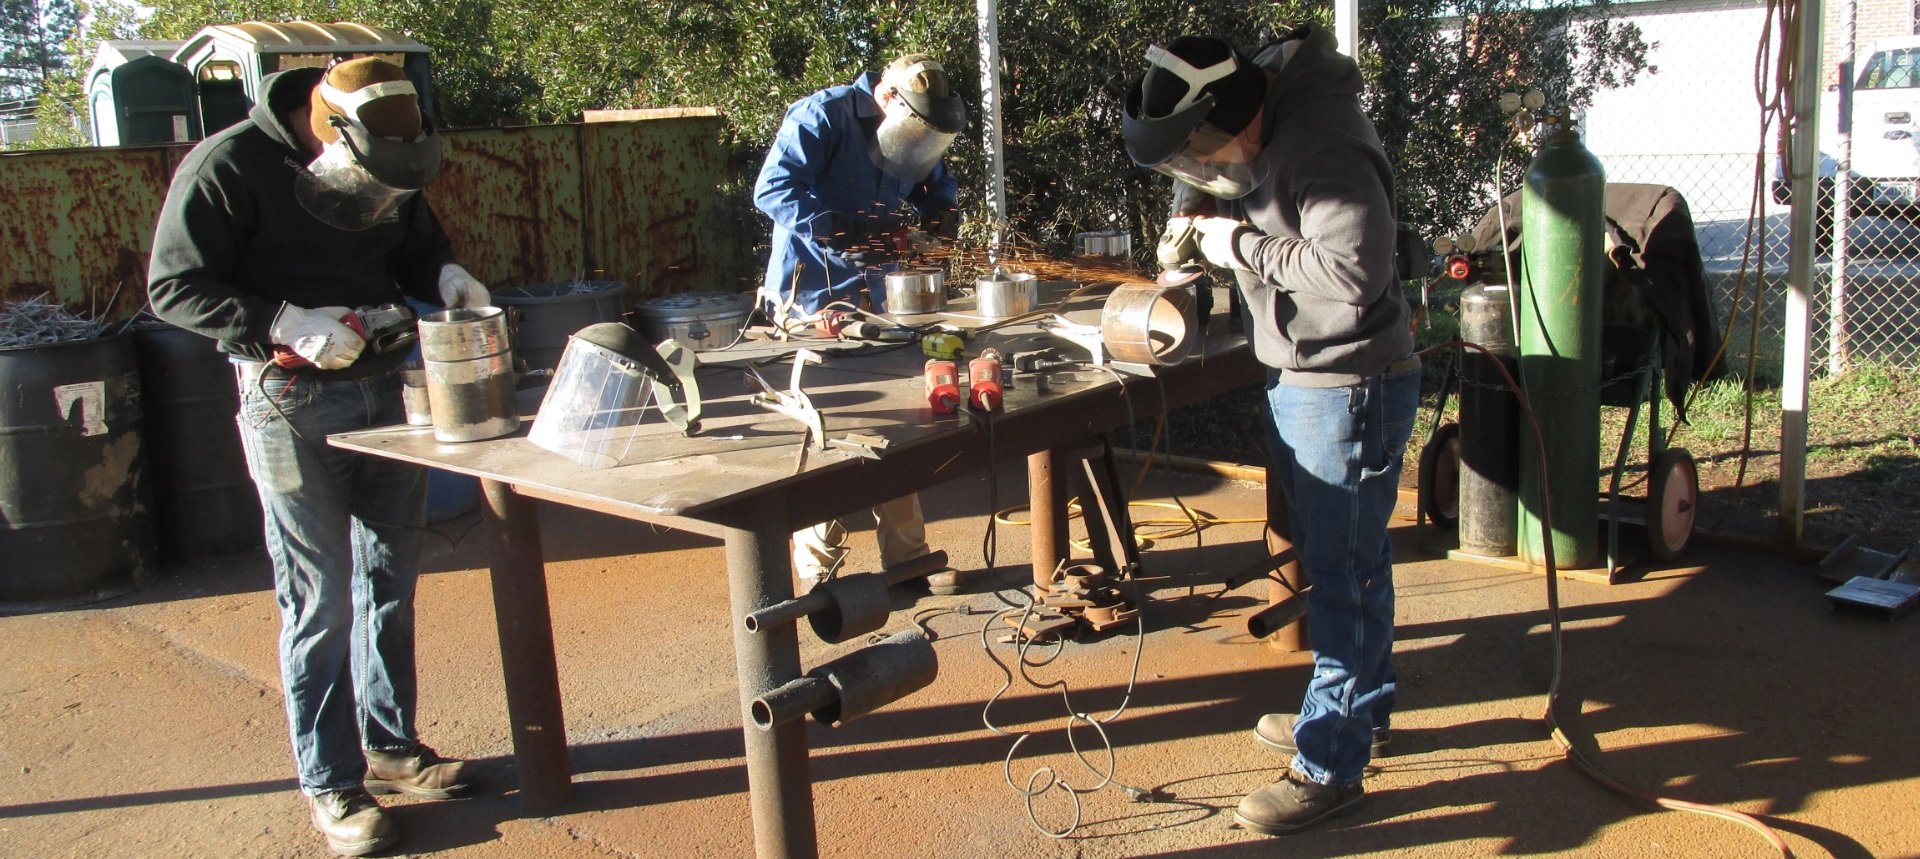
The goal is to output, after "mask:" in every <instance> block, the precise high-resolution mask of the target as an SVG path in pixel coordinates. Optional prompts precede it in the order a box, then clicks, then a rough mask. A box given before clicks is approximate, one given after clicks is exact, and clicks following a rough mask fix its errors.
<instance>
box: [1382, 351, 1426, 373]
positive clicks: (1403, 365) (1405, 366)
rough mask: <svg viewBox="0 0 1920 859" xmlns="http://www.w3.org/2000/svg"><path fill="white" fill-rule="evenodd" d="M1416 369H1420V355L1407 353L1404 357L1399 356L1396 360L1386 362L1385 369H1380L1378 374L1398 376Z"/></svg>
mask: <svg viewBox="0 0 1920 859" xmlns="http://www.w3.org/2000/svg"><path fill="white" fill-rule="evenodd" d="M1418 369H1420V356H1419V355H1408V356H1407V357H1405V358H1401V359H1400V360H1398V361H1395V362H1393V363H1391V364H1388V365H1387V369H1385V370H1382V371H1380V375H1382V376H1398V375H1400V374H1401V373H1411V372H1413V371H1414V370H1418Z"/></svg>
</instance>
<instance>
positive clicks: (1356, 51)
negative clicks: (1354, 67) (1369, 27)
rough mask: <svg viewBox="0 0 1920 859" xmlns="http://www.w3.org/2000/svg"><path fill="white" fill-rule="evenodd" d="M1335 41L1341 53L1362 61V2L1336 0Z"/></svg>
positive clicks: (1334, 4) (1357, 0)
mask: <svg viewBox="0 0 1920 859" xmlns="http://www.w3.org/2000/svg"><path fill="white" fill-rule="evenodd" d="M1333 39H1334V43H1335V44H1336V45H1338V46H1339V49H1340V53H1343V54H1346V55H1347V56H1349V57H1352V58H1353V59H1354V60H1355V61H1356V62H1358V61H1359V59H1360V0H1334V2H1333Z"/></svg>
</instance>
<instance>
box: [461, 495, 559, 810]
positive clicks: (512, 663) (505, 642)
mask: <svg viewBox="0 0 1920 859" xmlns="http://www.w3.org/2000/svg"><path fill="white" fill-rule="evenodd" d="M480 488H481V490H482V491H483V492H485V494H486V498H487V505H486V510H487V519H488V523H489V527H488V528H487V543H488V557H489V558H491V559H492V567H491V570H490V572H489V578H488V580H489V581H490V582H491V583H492V585H493V620H494V625H495V627H496V629H497V630H498V634H499V636H500V667H501V669H502V671H501V673H502V674H503V675H504V676H505V679H506V685H507V718H508V719H510V720H511V721H512V723H513V757H514V761H515V762H516V764H517V765H518V767H519V769H520V802H521V804H522V805H524V806H525V807H526V809H527V810H528V811H547V810H550V809H554V808H558V807H559V806H561V805H563V804H565V803H566V801H567V800H568V799H570V798H571V797H572V795H573V784H572V782H571V781H569V776H568V774H567V724H566V719H565V717H564V714H563V713H562V712H561V708H560V673H559V669H557V668H556V667H555V660H554V655H553V616H552V613H551V612H550V611H549V609H548V601H547V576H546V564H545V562H544V560H543V558H544V556H543V555H542V554H541V547H540V525H539V520H538V519H537V518H536V516H537V511H535V510H534V509H533V502H531V501H528V500H527V499H526V498H524V497H522V496H521V495H520V494H518V493H516V492H514V491H513V487H511V486H509V485H507V484H505V483H501V482H499V481H497V480H482V481H480Z"/></svg>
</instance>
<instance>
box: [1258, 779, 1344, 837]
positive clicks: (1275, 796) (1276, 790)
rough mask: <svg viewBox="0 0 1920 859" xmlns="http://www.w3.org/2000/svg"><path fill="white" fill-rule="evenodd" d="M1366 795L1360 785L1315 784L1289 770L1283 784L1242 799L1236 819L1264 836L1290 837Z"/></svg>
mask: <svg viewBox="0 0 1920 859" xmlns="http://www.w3.org/2000/svg"><path fill="white" fill-rule="evenodd" d="M1365 795H1366V790H1365V789H1363V788H1361V787H1360V785H1359V784H1358V783H1355V784H1351V785H1348V786H1346V787H1334V786H1332V785H1326V784H1315V783H1313V782H1310V781H1307V780H1306V778H1305V777H1303V776H1301V775H1300V774H1299V773H1296V772H1294V771H1293V770H1291V769H1289V770H1287V772H1286V774H1285V775H1282V776H1281V777H1280V780H1279V781H1276V782H1274V783H1273V784H1270V785H1267V786H1266V787H1263V788H1261V789H1259V790H1256V791H1254V792H1252V793H1250V794H1247V796H1246V798H1245V799H1242V800H1240V807H1239V808H1237V809H1235V810H1234V812H1233V819H1234V820H1235V821H1237V822H1239V824H1240V825H1241V826H1244V827H1246V828H1248V829H1251V830H1253V831H1255V832H1258V833H1261V834H1263V835H1288V834H1291V833H1294V832H1299V831H1300V830H1302V829H1306V828H1308V827H1310V826H1313V825H1315V824H1317V823H1319V822H1321V821H1323V820H1326V819H1327V818H1329V817H1332V816H1334V815H1336V814H1339V813H1340V812H1342V811H1346V810H1347V809H1349V808H1352V807H1353V806H1354V805H1355V804H1357V803H1359V802H1360V798H1361V797H1363V796H1365Z"/></svg>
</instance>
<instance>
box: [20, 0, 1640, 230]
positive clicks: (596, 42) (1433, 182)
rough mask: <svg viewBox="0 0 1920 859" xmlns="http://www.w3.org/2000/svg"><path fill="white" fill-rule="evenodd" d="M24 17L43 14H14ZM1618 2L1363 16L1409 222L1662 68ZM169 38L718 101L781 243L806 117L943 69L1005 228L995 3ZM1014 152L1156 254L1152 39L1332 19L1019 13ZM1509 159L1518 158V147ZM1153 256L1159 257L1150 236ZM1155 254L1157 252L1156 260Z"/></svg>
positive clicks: (650, 12) (528, 18)
mask: <svg viewBox="0 0 1920 859" xmlns="http://www.w3.org/2000/svg"><path fill="white" fill-rule="evenodd" d="M0 2H4V3H16V2H21V0H0ZM1612 2H1613V0H1390V2H1389V0H1370V2H1369V3H1367V4H1364V5H1363V8H1362V26H1361V32H1362V38H1363V40H1364V44H1363V46H1362V55H1363V57H1364V58H1365V63H1364V66H1363V71H1364V72H1365V74H1366V78H1367V81H1368V90H1367V93H1366V103H1367V106H1368V109H1369V112H1370V114H1371V115H1372V116H1373V117H1374V120H1375V122H1376V124H1377V125H1378V126H1379V128H1380V132H1381V136H1382V139H1383V140H1384V141H1385V142H1386V144H1387V146H1388V149H1389V155H1390V157H1391V159H1392V161H1393V163H1394V165H1395V167H1396V170H1397V171H1398V176H1399V185H1400V188H1399V191H1400V200H1401V209H1402V212H1401V215H1402V219H1403V220H1409V221H1412V222H1414V223H1417V224H1420V225H1422V226H1423V227H1425V228H1430V229H1432V230H1433V231H1436V232H1437V231H1441V230H1451V229H1457V228H1458V227H1459V226H1461V225H1462V224H1463V223H1464V221H1465V220H1467V219H1469V218H1470V217H1471V215H1472V214H1473V213H1475V212H1477V211H1479V210H1480V209H1483V208H1484V206H1485V205H1486V204H1487V203H1488V202H1489V201H1490V199H1491V194H1492V187H1493V183H1492V174H1493V166H1494V163H1495V161H1496V156H1497V155H1499V154H1500V153H1502V152H1503V151H1504V155H1505V161H1506V163H1505V165H1504V169H1505V170H1506V173H1507V176H1506V179H1507V180H1508V184H1510V183H1511V181H1512V180H1513V179H1514V178H1516V177H1517V176H1518V175H1519V172H1520V171H1521V170H1523V169H1524V164H1525V161H1526V153H1525V152H1524V150H1523V149H1520V148H1519V147H1518V146H1517V144H1515V143H1513V139H1512V135H1511V134H1509V133H1507V131H1506V130H1505V123H1506V118H1505V117H1504V116H1502V115H1501V114H1500V113H1499V111H1498V108H1497V106H1496V100H1497V97H1498V94H1499V93H1500V92H1502V91H1507V90H1514V89H1519V88H1524V87H1528V86H1534V87H1540V88H1542V89H1544V90H1546V91H1547V92H1548V93H1549V94H1550V95H1553V96H1556V97H1558V98H1560V99H1564V100H1567V101H1571V102H1572V103H1574V104H1580V103H1582V102H1583V101H1584V100H1585V99H1588V98H1590V97H1591V95H1592V93H1593V92H1594V91H1595V90H1596V89H1599V88H1605V87H1610V86H1618V85H1621V84H1624V83H1628V82H1631V81H1632V80H1633V78H1634V76H1635V75H1636V74H1638V73H1640V72H1642V71H1643V70H1645V66H1646V51H1647V45H1646V44H1645V43H1644V41H1643V40H1642V39H1641V38H1640V34H1639V32H1638V30H1637V29H1635V28H1633V27H1631V26H1623V25H1622V24H1620V23H1618V22H1616V21H1613V20H1610V17H1609V16H1610V15H1611V13H1612V6H1611V3H1612ZM153 8H154V14H153V17H152V19H151V20H150V21H149V22H148V24H147V25H146V27H145V31H144V32H143V35H145V36H148V37H156V38H159V37H166V38H185V37H186V36H188V35H189V34H191V33H192V32H194V31H196V30H198V29H199V28H201V27H203V26H206V25H208V24H214V23H228V22H236V21H246V20H290V19H295V18H307V19H311V20H320V21H339V20H351V21H360V22H363V23H368V24H374V25H379V26H384V27H388V28H391V29H395V30H398V31H400V32H403V33H406V34H408V35H410V36H412V37H414V38H416V39H419V40H420V41H422V42H425V43H426V44H428V45H430V46H432V47H433V49H434V68H435V77H436V82H435V84H436V90H437V93H438V99H439V105H438V108H439V113H440V116H441V117H442V119H443V121H446V122H448V123H449V124H452V125H455V126H476V125H495V124H509V123H524V122H554V121H569V120H574V119H577V118H578V117H579V115H580V112H581V111H582V110H586V109H591V108H623V107H662V106H674V105H712V106H717V107H719V108H721V109H722V110H724V111H725V112H726V114H727V115H728V117H729V118H730V119H731V120H732V126H733V133H734V135H735V137H734V140H733V141H732V145H733V146H734V151H735V155H736V162H737V165H738V167H739V171H738V172H739V174H740V177H741V179H740V184H739V187H736V188H734V189H731V190H732V192H734V195H735V196H737V197H739V199H738V200H735V201H734V203H735V204H736V205H737V206H738V207H739V208H740V210H741V211H742V213H743V214H742V215H741V217H742V219H743V223H747V224H749V225H750V226H751V227H752V228H754V229H758V230H761V231H762V232H764V230H765V225H764V222H762V221H759V220H758V219H757V218H755V217H754V216H753V215H752V214H751V211H750V209H748V208H747V204H746V202H745V194H746V186H747V185H748V184H749V183H751V181H752V178H753V173H754V172H755V170H756V169H757V167H758V165H759V160H760V158H761V157H762V155H763V153H764V152H765V150H766V147H767V146H768V144H769V143H770V141H771V140H772V137H773V134H774V131H775V130H776V129H777V128H778V126H779V123H780V119H781V117H782V116H783V114H784V112H785V110H786V108H787V106H788V105H789V104H791V103H792V102H793V101H795V100H797V99H799V98H801V97H803V96H805V95H807V94H809V93H811V92H813V91H815V90H818V89H820V88H822V87H826V86H830V85H834V84H840V83H846V82H848V81H850V80H852V79H853V78H854V77H855V76H856V75H857V74H859V73H860V72H862V71H867V70H874V69H878V68H879V67H881V66H882V65H884V64H885V63H886V62H887V60H888V59H889V58H891V57H893V56H895V55H898V54H899V53H901V52H904V51H908V50H920V51H926V52H928V53H931V54H933V55H935V56H937V57H940V58H941V59H942V60H943V61H944V62H945V64H946V65H947V68H948V70H949V72H950V74H951V76H952V78H953V80H954V81H955V83H956V84H957V86H958V88H959V90H960V93H961V95H962V96H963V97H965V98H966V99H967V101H968V104H969V105H970V107H971V108H972V109H971V110H970V114H971V118H970V128H969V130H968V132H967V133H965V134H963V135H962V137H961V140H960V141H959V142H958V143H957V144H956V145H955V148H954V150H953V153H952V156H951V158H950V163H952V164H953V166H954V167H955V169H956V172H957V173H959V175H960V177H961V180H962V203H963V206H965V207H966V208H967V209H968V210H969V215H970V216H971V217H972V218H973V220H975V221H976V222H978V221H979V220H980V218H981V216H982V215H984V214H985V205H986V202H985V193H984V192H985V184H986V176H987V172H988V164H987V159H986V157H985V155H984V154H983V152H982V150H981V142H980V141H981V128H982V124H981V123H982V117H981V113H982V111H981V109H980V107H981V101H980V88H981V84H980V53H979V48H978V44H977V36H978V33H977V21H976V10H977V5H976V2H975V0H921V2H915V3H898V4H896V3H873V2H870V0H861V2H853V0H674V2H659V1H658V0H590V2H589V0H541V2H531V0H501V2H489V1H488V0H381V2H378V3H376V2H372V0H158V2H156V3H154V5H153ZM998 9H999V35H1000V54H1001V59H1002V69H1001V85H1002V140H1003V152H1004V154H1005V159H1006V171H1007V189H1008V193H1009V195H1010V197H1011V200H1010V203H1009V215H1010V223H1011V224H1012V225H1013V226H1014V227H1015V229H1016V230H1017V231H1018V232H1019V233H1020V234H1022V235H1023V236H1024V237H1025V238H1027V239H1029V240H1033V241H1037V242H1041V243H1048V244H1052V245H1053V246H1055V247H1063V246H1064V244H1065V242H1066V241H1068V238H1069V237H1070V236H1071V234H1072V233H1074V232H1077V231H1080V230H1090V229H1110V228H1125V229H1128V230H1130V231H1131V232H1132V233H1133V235H1135V236H1136V237H1141V238H1146V239H1151V237H1153V236H1154V235H1155V234H1157V232H1158V229H1159V223H1160V220H1161V218H1162V217H1163V216H1164V212H1165V207H1166V201H1167V195H1168V193H1169V191H1170V180H1167V179H1164V178H1162V177H1160V176H1158V175H1157V174H1153V173H1150V172H1147V171H1144V170H1141V169H1139V168H1137V167H1135V166H1134V165H1132V164H1131V163H1130V162H1129V161H1128V160H1127V157H1126V153H1125V150H1124V148H1123V147H1122V145H1121V140H1120V110H1121V100H1122V98H1123V97H1124V95H1125V88H1126V85H1127V83H1128V81H1129V79H1130V78H1131V76H1132V75H1134V74H1137V73H1138V72H1139V71H1140V70H1141V68H1142V67H1143V66H1144V64H1145V60H1144V53H1145V50H1146V48H1147V46H1148V45H1150V44H1153V43H1157V42H1164V41H1166V40H1168V39H1171V38H1172V37H1174V36H1176V35H1179V34H1181V33H1213V34H1218V35H1221V36H1225V37H1227V38H1229V39H1231V40H1232V41H1234V42H1236V43H1238V44H1242V45H1246V46H1249V47H1254V46H1258V45H1259V44H1261V43H1263V42H1265V41H1267V40H1268V39H1270V38H1272V37H1273V35H1274V34H1275V33H1276V32H1279V31H1280V30H1281V28H1283V27H1284V26H1285V25H1287V24H1291V23H1294V22H1299V21H1310V20H1311V21H1317V22H1319V23H1322V24H1330V23H1331V21H1330V20H1328V16H1329V15H1330V10H1329V8H1328V7H1327V6H1326V5H1325V4H1320V3H1314V4H1308V3H1305V2H1300V0H1286V2H1281V3H1263V4H1249V3H1245V2H1239V0H1002V2H1001V3H1000V4H999V7H998ZM1503 147H1504V149H1503ZM1141 244H1144V243H1141ZM1140 252H1141V253H1145V248H1144V247H1143V248H1141V251H1140Z"/></svg>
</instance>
